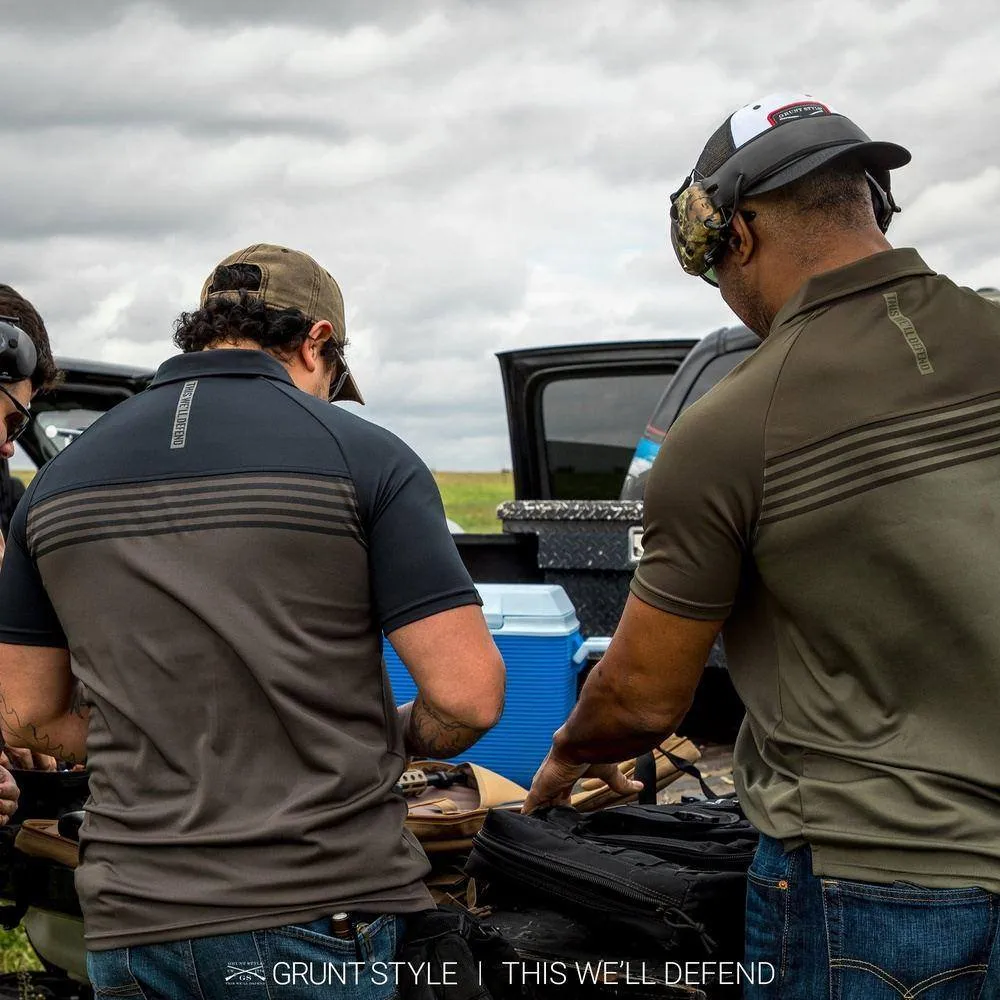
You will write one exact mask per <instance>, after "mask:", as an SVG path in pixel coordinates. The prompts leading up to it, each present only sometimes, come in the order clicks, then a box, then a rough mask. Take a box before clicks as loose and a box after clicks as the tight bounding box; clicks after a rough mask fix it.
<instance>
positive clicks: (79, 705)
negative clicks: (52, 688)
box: [0, 684, 90, 764]
mask: <svg viewBox="0 0 1000 1000" xmlns="http://www.w3.org/2000/svg"><path fill="white" fill-rule="evenodd" d="M89 723H90V706H89V705H87V704H85V702H84V699H83V691H82V688H81V687H80V685H79V684H77V685H75V686H74V689H73V696H72V698H71V700H70V702H69V704H68V705H66V706H65V708H64V709H63V710H62V711H57V712H52V711H47V710H44V709H43V708H42V707H41V706H35V705H30V704H29V705H21V706H19V705H17V704H12V703H11V701H10V700H9V699H8V697H7V695H6V693H5V692H4V691H2V690H0V735H2V736H3V740H4V743H5V744H7V745H9V746H12V747H26V748H27V749H29V750H33V751H34V752H35V753H42V754H50V755H51V756H53V757H55V758H56V759H57V760H62V761H65V762H66V763H68V764H80V763H83V761H85V760H86V758H87V730H88V727H89Z"/></svg>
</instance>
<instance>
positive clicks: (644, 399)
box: [497, 340, 697, 500]
mask: <svg viewBox="0 0 1000 1000" xmlns="http://www.w3.org/2000/svg"><path fill="white" fill-rule="evenodd" d="M696 343H697V341H694V340H652V341H627V342H623V343H613V344H575V345H571V346H567V347H547V348H533V349H530V350H518V351H506V352H503V353H501V354H498V355H497V358H498V359H499V361H500V369H501V373H502V377H503V385H504V395H505V398H506V403H507V426H508V432H509V434H510V449H511V459H512V463H513V465H512V468H513V473H514V494H515V497H516V498H517V499H518V500H617V499H618V497H619V495H620V493H621V489H622V483H623V482H624V480H625V474H626V472H627V471H628V467H629V462H630V461H631V459H632V453H633V451H634V450H635V444H636V441H638V439H639V436H640V435H641V434H642V431H643V428H644V427H645V426H646V423H647V421H648V420H649V417H650V414H651V413H652V412H653V408H654V406H655V405H656V403H657V401H658V400H659V399H660V397H661V396H662V395H663V392H664V389H665V388H666V386H667V385H668V383H669V381H670V379H671V378H672V377H673V375H674V373H675V372H676V371H677V369H678V368H679V367H680V364H681V362H682V361H683V360H684V358H685V357H686V356H687V354H688V352H689V351H690V350H691V348H692V347H694V345H695V344H696Z"/></svg>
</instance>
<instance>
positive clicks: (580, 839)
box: [466, 800, 756, 961]
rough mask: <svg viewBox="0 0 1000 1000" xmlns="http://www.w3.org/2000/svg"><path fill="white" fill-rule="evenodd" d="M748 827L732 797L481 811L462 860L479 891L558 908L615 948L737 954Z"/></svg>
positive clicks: (693, 956)
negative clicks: (588, 808) (586, 810)
mask: <svg viewBox="0 0 1000 1000" xmlns="http://www.w3.org/2000/svg"><path fill="white" fill-rule="evenodd" d="M755 846H756V833H755V832H754V831H753V828H752V827H751V826H750V824H749V823H748V822H747V821H746V819H745V818H744V817H743V815H742V813H741V812H740V811H739V807H738V806H737V805H736V803H735V802H734V801H732V800H729V801H726V800H719V801H716V802H704V803H697V804H686V803H685V804H681V805H662V806H660V805H657V806H623V807H620V808H618V809H608V810H604V811H603V812H597V813H592V814H590V815H586V816H581V814H579V813H577V812H576V811H575V810H573V809H563V808H557V809H549V810H542V811H540V812H538V813H535V814H532V815H530V816H522V815H520V814H518V813H503V812H499V811H495V812H491V813H490V814H489V815H488V816H487V817H486V821H485V822H484V824H483V828H482V830H481V831H480V833H479V834H478V835H477V836H476V838H475V840H474V841H473V846H472V853H471V854H470V856H469V861H468V864H467V866H466V871H467V872H468V874H470V875H472V876H473V877H475V879H476V882H477V886H478V888H479V890H480V894H479V899H480V901H481V902H485V903H487V904H492V903H496V904H498V905H501V906H504V905H507V906H510V905H513V906H515V907H517V906H519V905H524V904H527V905H533V906H534V905H537V906H543V907H548V908H550V909H555V910H560V911H563V912H567V913H569V914H571V915H572V916H573V917H574V918H576V919H579V920H581V921H583V922H585V923H588V924H590V925H591V926H593V927H595V928H596V929H598V930H600V932H601V934H602V935H603V936H604V939H605V940H610V939H611V938H616V939H617V940H618V942H619V944H618V947H620V948H626V949H627V948H632V949H635V948H636V946H638V947H639V948H640V949H646V950H647V951H648V952H649V953H650V954H656V955H657V956H659V957H665V958H672V957H675V956H676V957H679V958H682V959H684V960H685V961H688V960H690V961H695V960H704V959H708V960H713V961H736V960H738V959H740V958H741V956H742V954H743V923H744V911H745V907H746V869H747V868H748V867H749V865H750V861H751V859H752V856H753V850H754V848H755Z"/></svg>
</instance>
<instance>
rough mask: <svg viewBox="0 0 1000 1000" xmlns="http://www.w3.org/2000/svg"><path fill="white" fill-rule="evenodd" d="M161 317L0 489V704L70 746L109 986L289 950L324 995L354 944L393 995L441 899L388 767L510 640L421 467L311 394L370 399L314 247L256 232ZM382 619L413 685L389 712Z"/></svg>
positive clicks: (474, 691) (471, 690)
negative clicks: (148, 377)
mask: <svg viewBox="0 0 1000 1000" xmlns="http://www.w3.org/2000/svg"><path fill="white" fill-rule="evenodd" d="M174 339H175V343H176V344H177V346H178V347H180V348H181V351H182V353H181V354H180V355H178V356H176V357H173V358H170V359H168V360H167V361H166V362H164V364H162V365H161V366H160V368H159V370H158V371H157V373H156V376H155V378H154V379H153V381H152V383H151V385H150V386H149V387H148V388H147V389H146V390H145V391H144V392H142V393H139V394H138V395H137V396H135V397H133V398H132V399H129V400H127V401H126V402H124V403H121V404H120V405H118V406H116V407H114V409H112V410H110V411H109V412H108V413H106V414H105V415H104V416H103V417H102V418H101V419H100V420H99V421H97V422H96V423H95V424H94V425H93V426H92V427H91V428H89V429H88V430H87V432H86V434H84V435H82V436H81V437H80V438H79V440H77V441H76V442H74V444H73V446H72V447H70V448H67V449H66V450H65V451H63V452H62V453H60V455H58V456H57V457H56V458H54V459H53V460H52V461H51V462H50V463H49V464H48V465H47V466H46V468H45V469H44V470H43V471H42V473H41V474H40V475H39V476H38V477H37V478H36V480H35V482H33V483H32V485H31V486H30V487H29V491H28V493H27V494H26V496H25V498H24V501H23V502H22V503H21V505H20V507H19V508H18V514H17V516H16V517H15V518H14V523H13V525H12V528H11V532H10V540H9V542H8V553H7V558H6V560H5V563H4V566H3V570H2V572H0V682H2V685H3V688H4V692H5V695H6V696H7V700H8V704H10V705H11V706H12V707H14V708H16V717H13V716H9V717H8V718H6V719H4V720H3V721H4V724H5V725H6V726H7V727H8V728H10V729H12V730H17V731H18V732H23V733H25V734H26V735H27V736H28V737H29V739H28V743H29V745H30V746H32V748H33V749H46V748H48V749H50V752H58V754H59V755H60V756H61V757H63V758H64V759H70V760H71V759H74V758H78V757H80V756H81V755H82V754H83V752H84V750H85V749H86V750H87V751H88V756H87V763H88V769H89V773H90V800H89V801H88V804H87V819H86V821H85V822H84V824H83V827H82V830H81V836H80V842H81V864H80V867H79V869H78V870H77V876H76V887H77V890H78V893H79V896H80V903H81V907H82V910H83V916H84V931H85V940H86V944H87V947H88V952H89V973H90V978H91V981H92V983H93V986H94V988H95V992H96V993H97V994H98V995H99V996H111V995H115V996H119V995H130V996H133V995H134V996H139V995H142V996H150V997H153V996H156V997H170V998H171V1000H175V998H176V1000H181V998H187V997H199V998H204V1000H218V998H222V997H229V996H232V995H233V989H234V988H237V990H236V992H238V993H239V994H240V995H241V996H243V997H246V998H247V1000H253V998H258V997H261V998H263V997H269V996H272V995H276V994H274V989H275V988H276V987H278V986H282V985H288V982H289V980H288V976H289V975H290V971H291V969H292V968H307V969H311V970H312V971H311V973H310V986H309V987H306V986H302V984H301V982H300V981H296V982H297V984H298V985H299V986H301V987H302V988H301V989H298V990H294V989H293V992H294V993H295V994H296V996H302V997H307V996H308V997H322V996H327V995H329V991H330V988H331V986H330V985H329V983H332V980H328V979H327V978H325V977H326V976H329V975H335V976H338V977H339V976H341V975H347V976H351V975H353V972H352V968H353V966H352V963H357V964H358V965H359V966H360V971H359V972H358V975H359V980H358V983H357V989H356V990H355V989H354V988H353V986H347V987H345V988H344V991H343V995H344V996H353V995H357V996H363V997H365V998H366V1000H375V998H382V997H384V998H387V1000H388V998H390V997H394V996H396V987H395V983H394V981H393V978H392V976H384V977H380V976H377V975H376V973H375V972H374V971H373V967H375V968H377V965H378V963H388V962H390V961H392V960H393V958H394V955H395V950H396V945H397V942H398V940H399V938H400V936H401V934H402V932H403V928H404V926H405V920H406V915H407V914H412V913H414V912H415V911H421V910H425V909H428V908H430V906H431V897H430V894H429V893H428V890H427V888H426V886H425V885H424V883H423V877H424V875H425V874H426V873H427V871H428V870H429V864H428V861H427V858H426V856H425V855H424V854H423V851H422V850H421V849H420V846H419V844H418V843H417V842H416V841H415V839H414V838H413V837H412V836H411V835H410V834H409V833H408V831H406V829H405V827H404V821H405V818H406V804H405V802H404V801H403V799H402V798H401V797H400V796H399V795H397V794H396V793H395V784H396V781H397V780H398V778H399V776H400V775H401V774H402V772H403V769H404V766H405V761H406V758H407V756H418V755H419V756H420V757H424V758H426V757H430V758H436V757H451V756H453V755H455V754H457V753H460V752H461V751H462V750H464V749H465V748H466V747H468V746H470V745H471V744H472V743H474V742H475V741H476V740H477V739H478V738H479V737H480V736H481V735H482V734H483V733H484V732H485V731H486V730H488V729H489V728H490V727H491V726H492V725H493V724H494V723H495V722H496V721H497V719H498V718H499V715H500V712H501V710H502V706H503V695H504V668H503V661H502V660H501V659H500V655H499V653H498V651H497V649H496V646H495V645H494V643H493V640H492V638H491V636H490V632H489V630H488V628H487V626H486V621H485V619H484V618H483V614H482V611H481V610H480V607H479V605H480V604H481V601H480V598H479V595H478V593H477V591H476V589H475V587H474V586H473V583H472V580H471V579H470V577H469V574H468V572H467V571H466V569H465V567H464V566H463V564H462V562H461V559H460V557H459V555H458V551H457V549H456V547H455V544H454V542H453V541H452V538H451V535H450V533H449V531H448V527H447V523H446V521H445V516H444V510H443V507H442V504H441V498H440V495H439V494H438V491H437V487H436V485H435V483H434V479H433V477H432V476H431V474H430V472H429V470H428V469H427V467H426V466H425V465H424V464H423V463H422V462H421V461H420V460H419V459H418V458H417V456H416V455H414V454H413V452H412V451H411V450H410V449H409V448H407V447H406V445H404V444H403V443H402V442H401V441H400V440H399V439H398V438H396V437H394V436H393V435H392V434H390V433H388V432H387V431H385V430H383V429H382V428H380V427H378V426H376V425H375V424H372V423H370V422H368V421H366V420H362V419H361V418H359V417H358V416H357V415H355V414H354V413H352V412H350V410H348V409H346V408H344V407H340V406H331V405H329V402H330V401H331V400H354V401H356V402H361V393H360V392H359V390H358V387H357V385H356V383H355V381H354V378H353V376H352V375H351V373H350V371H349V370H348V367H347V364H346V362H345V360H344V355H343V349H344V343H345V318H344V304H343V300H342V298H341V293H340V289H339V287H338V286H337V283H336V282H335V281H334V279H333V278H332V277H331V275H330V274H329V273H328V272H327V271H326V270H325V269H324V268H322V267H320V265H319V264H318V263H317V262H316V261H315V260H313V259H312V258H311V257H309V256H308V255H306V254H304V253H301V252H298V251H295V250H291V249H287V248H284V247H279V246H272V245H268V244H256V245H254V246H250V247H247V248H246V249H244V250H242V251H240V252H238V253H235V254H233V255H231V256H230V257H227V258H226V259H225V260H224V261H222V263H221V264H219V265H218V266H217V267H215V268H214V269H213V270H212V272H211V274H210V275H209V276H208V279H207V280H206V281H205V284H204V288H203V291H202V296H201V301H200V303H199V307H198V308H197V309H195V310H194V311H192V312H190V313H185V314H183V315H181V316H180V318H179V319H178V320H177V324H176V328H175V338H174ZM383 635H385V636H387V637H388V639H389V641H390V642H392V644H393V646H394V647H395V649H396V651H397V652H398V653H399V655H400V657H401V658H402V660H403V662H404V663H406V665H407V667H408V668H409V669H410V671H411V673H412V674H413V676H414V679H415V681H416V683H417V689H418V696H417V698H416V699H415V700H414V701H413V702H412V703H411V704H410V705H407V706H403V707H400V708H399V709H398V710H397V708H396V706H395V704H394V702H393V698H392V692H391V689H390V686H389V681H388V678H387V676H386V672H385V666H384V662H383V657H382V638H383ZM70 648H72V650H73V660H72V664H71V661H70V656H69V649H70ZM73 675H76V676H77V677H78V678H79V679H80V680H81V681H82V683H83V685H84V686H85V688H86V690H87V692H88V705H87V707H86V711H85V712H84V713H83V714H78V713H74V712H73V711H72V710H71V707H70V697H69V693H70V690H71V680H72V677H73ZM56 748H57V749H56ZM331 966H332V967H334V968H335V969H336V970H337V971H336V972H334V973H330V971H329V968H330V967H331ZM345 970H346V971H345ZM369 980H371V981H369ZM348 982H349V983H353V980H351V979H348ZM278 992H280V990H279V991H278Z"/></svg>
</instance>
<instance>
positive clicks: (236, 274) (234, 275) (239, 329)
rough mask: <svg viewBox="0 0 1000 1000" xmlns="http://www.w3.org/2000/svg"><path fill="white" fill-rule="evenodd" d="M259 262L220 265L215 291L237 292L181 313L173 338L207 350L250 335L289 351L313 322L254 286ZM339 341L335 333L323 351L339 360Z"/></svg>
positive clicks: (184, 346)
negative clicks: (276, 305)
mask: <svg viewBox="0 0 1000 1000" xmlns="http://www.w3.org/2000/svg"><path fill="white" fill-rule="evenodd" d="M260 280H261V275H260V268H258V267H257V266H256V265H253V264H232V265H228V266H225V267H218V268H216V270H215V274H214V276H213V278H212V285H211V287H210V289H209V291H211V292H229V291H233V292H237V293H238V296H239V297H238V298H228V297H227V298H221V297H220V298H212V299H209V300H208V301H207V302H206V303H205V304H204V305H203V306H202V307H201V308H200V309H197V310H195V311H193V312H185V313H181V314H180V316H178V317H177V320H176V322H175V323H174V343H175V344H176V345H177V346H178V347H179V348H180V349H181V350H182V351H184V353H185V354H189V353H191V352H192V351H204V350H206V349H207V348H210V347H212V346H213V345H214V344H220V343H222V344H225V343H230V344H232V343H238V342H239V341H243V340H250V341H252V342H253V343H255V344H259V345H260V346H261V348H262V349H263V350H265V351H269V352H270V353H273V354H275V355H277V356H278V357H282V358H289V357H291V356H292V355H293V354H294V353H295V352H296V351H297V350H298V349H299V348H300V347H301V346H302V343H303V342H304V341H305V339H306V337H307V336H308V335H309V331H310V330H311V329H312V327H313V323H314V322H315V321H314V320H311V319H310V318H309V317H308V316H306V315H305V313H303V312H302V311H301V310H299V309H273V308H271V307H270V306H267V305H265V304H264V303H263V302H262V301H261V300H260V299H259V298H257V296H255V295H254V294H253V292H254V290H256V289H257V288H259V287H260ZM340 346H341V345H339V344H337V343H336V341H334V339H333V338H332V337H331V338H330V339H329V340H326V341H325V342H324V343H323V347H322V350H321V352H320V354H321V356H322V357H323V358H325V359H326V360H327V361H336V360H337V356H338V349H339V348H340Z"/></svg>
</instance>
